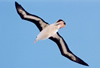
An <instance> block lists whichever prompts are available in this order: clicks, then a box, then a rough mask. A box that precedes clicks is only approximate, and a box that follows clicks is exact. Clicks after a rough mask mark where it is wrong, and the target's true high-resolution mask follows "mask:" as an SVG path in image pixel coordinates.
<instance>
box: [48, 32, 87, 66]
mask: <svg viewBox="0 0 100 68" xmlns="http://www.w3.org/2000/svg"><path fill="white" fill-rule="evenodd" d="M50 39H51V40H52V41H54V42H55V43H56V44H57V45H58V47H59V49H60V51H61V54H62V55H63V56H65V57H67V58H69V59H70V60H72V61H74V62H77V63H79V64H82V65H85V66H88V64H87V63H85V62H84V61H83V60H81V59H80V58H78V57H77V56H75V55H74V54H73V53H72V52H71V51H70V50H69V48H68V45H67V44H66V42H65V41H64V39H63V38H62V37H61V36H60V35H59V33H57V34H56V35H54V36H53V37H50Z"/></svg>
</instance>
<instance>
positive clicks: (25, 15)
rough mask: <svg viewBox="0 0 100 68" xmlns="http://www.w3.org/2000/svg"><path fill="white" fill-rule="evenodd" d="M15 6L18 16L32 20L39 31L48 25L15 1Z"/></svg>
mask: <svg viewBox="0 0 100 68" xmlns="http://www.w3.org/2000/svg"><path fill="white" fill-rule="evenodd" d="M15 6H16V10H17V13H18V14H19V16H20V17H21V18H22V19H24V20H28V21H31V22H33V23H34V24H35V25H36V26H37V27H38V28H39V30H40V31H41V30H42V29H44V28H45V27H47V26H48V25H49V24H48V23H46V22H45V21H44V20H43V19H42V18H40V17H38V16H36V15H33V14H30V13H28V12H27V11H25V9H24V8H23V7H22V6H21V5H20V4H18V3H17V2H15Z"/></svg>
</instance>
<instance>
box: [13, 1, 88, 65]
mask: <svg viewBox="0 0 100 68" xmlns="http://www.w3.org/2000/svg"><path fill="white" fill-rule="evenodd" d="M15 6H16V10H17V13H18V14H19V16H20V17H21V18H22V19H24V20H28V21H30V22H32V23H34V24H35V25H36V26H37V27H38V29H39V30H40V33H39V34H38V35H37V38H36V40H35V42H36V41H38V40H43V39H47V38H49V39H50V40H52V41H54V42H55V43H56V44H57V45H58V47H59V49H60V51H61V54H62V55H63V56H65V57H67V58H68V59H70V60H72V61H74V62H76V63H79V64H82V65H85V66H89V65H88V64H87V63H86V62H84V61H83V60H82V59H80V58H79V57H77V56H76V55H74V54H73V53H72V52H71V51H70V49H69V48H68V45H67V43H66V42H65V40H64V39H63V37H62V36H61V35H60V34H59V33H58V30H59V29H60V28H63V27H64V26H65V25H66V24H65V22H64V21H63V20H62V19H59V20H58V21H57V22H56V23H54V24H48V23H47V22H45V21H44V20H43V19H42V18H40V17H38V16H36V15H33V14H30V13H28V12H27V11H26V10H25V9H24V8H23V7H22V6H21V5H20V4H18V3H17V2H15ZM35 42H34V43H35Z"/></svg>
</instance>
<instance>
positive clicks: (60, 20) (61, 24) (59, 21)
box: [56, 19, 66, 28]
mask: <svg viewBox="0 0 100 68" xmlns="http://www.w3.org/2000/svg"><path fill="white" fill-rule="evenodd" d="M56 24H57V25H59V26H60V28H63V27H65V25H66V23H65V22H64V21H63V20H62V19H59V20H58V21H57V22H56Z"/></svg>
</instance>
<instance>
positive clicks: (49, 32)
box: [36, 24, 60, 41]
mask: <svg viewBox="0 0 100 68" xmlns="http://www.w3.org/2000/svg"><path fill="white" fill-rule="evenodd" d="M59 27H60V26H55V25H54V24H51V25H49V26H47V27H46V28H45V29H43V30H42V31H41V32H40V33H39V34H38V35H37V38H36V40H37V41H38V40H44V39H47V38H49V37H51V36H53V35H55V34H56V32H58V29H59Z"/></svg>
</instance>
